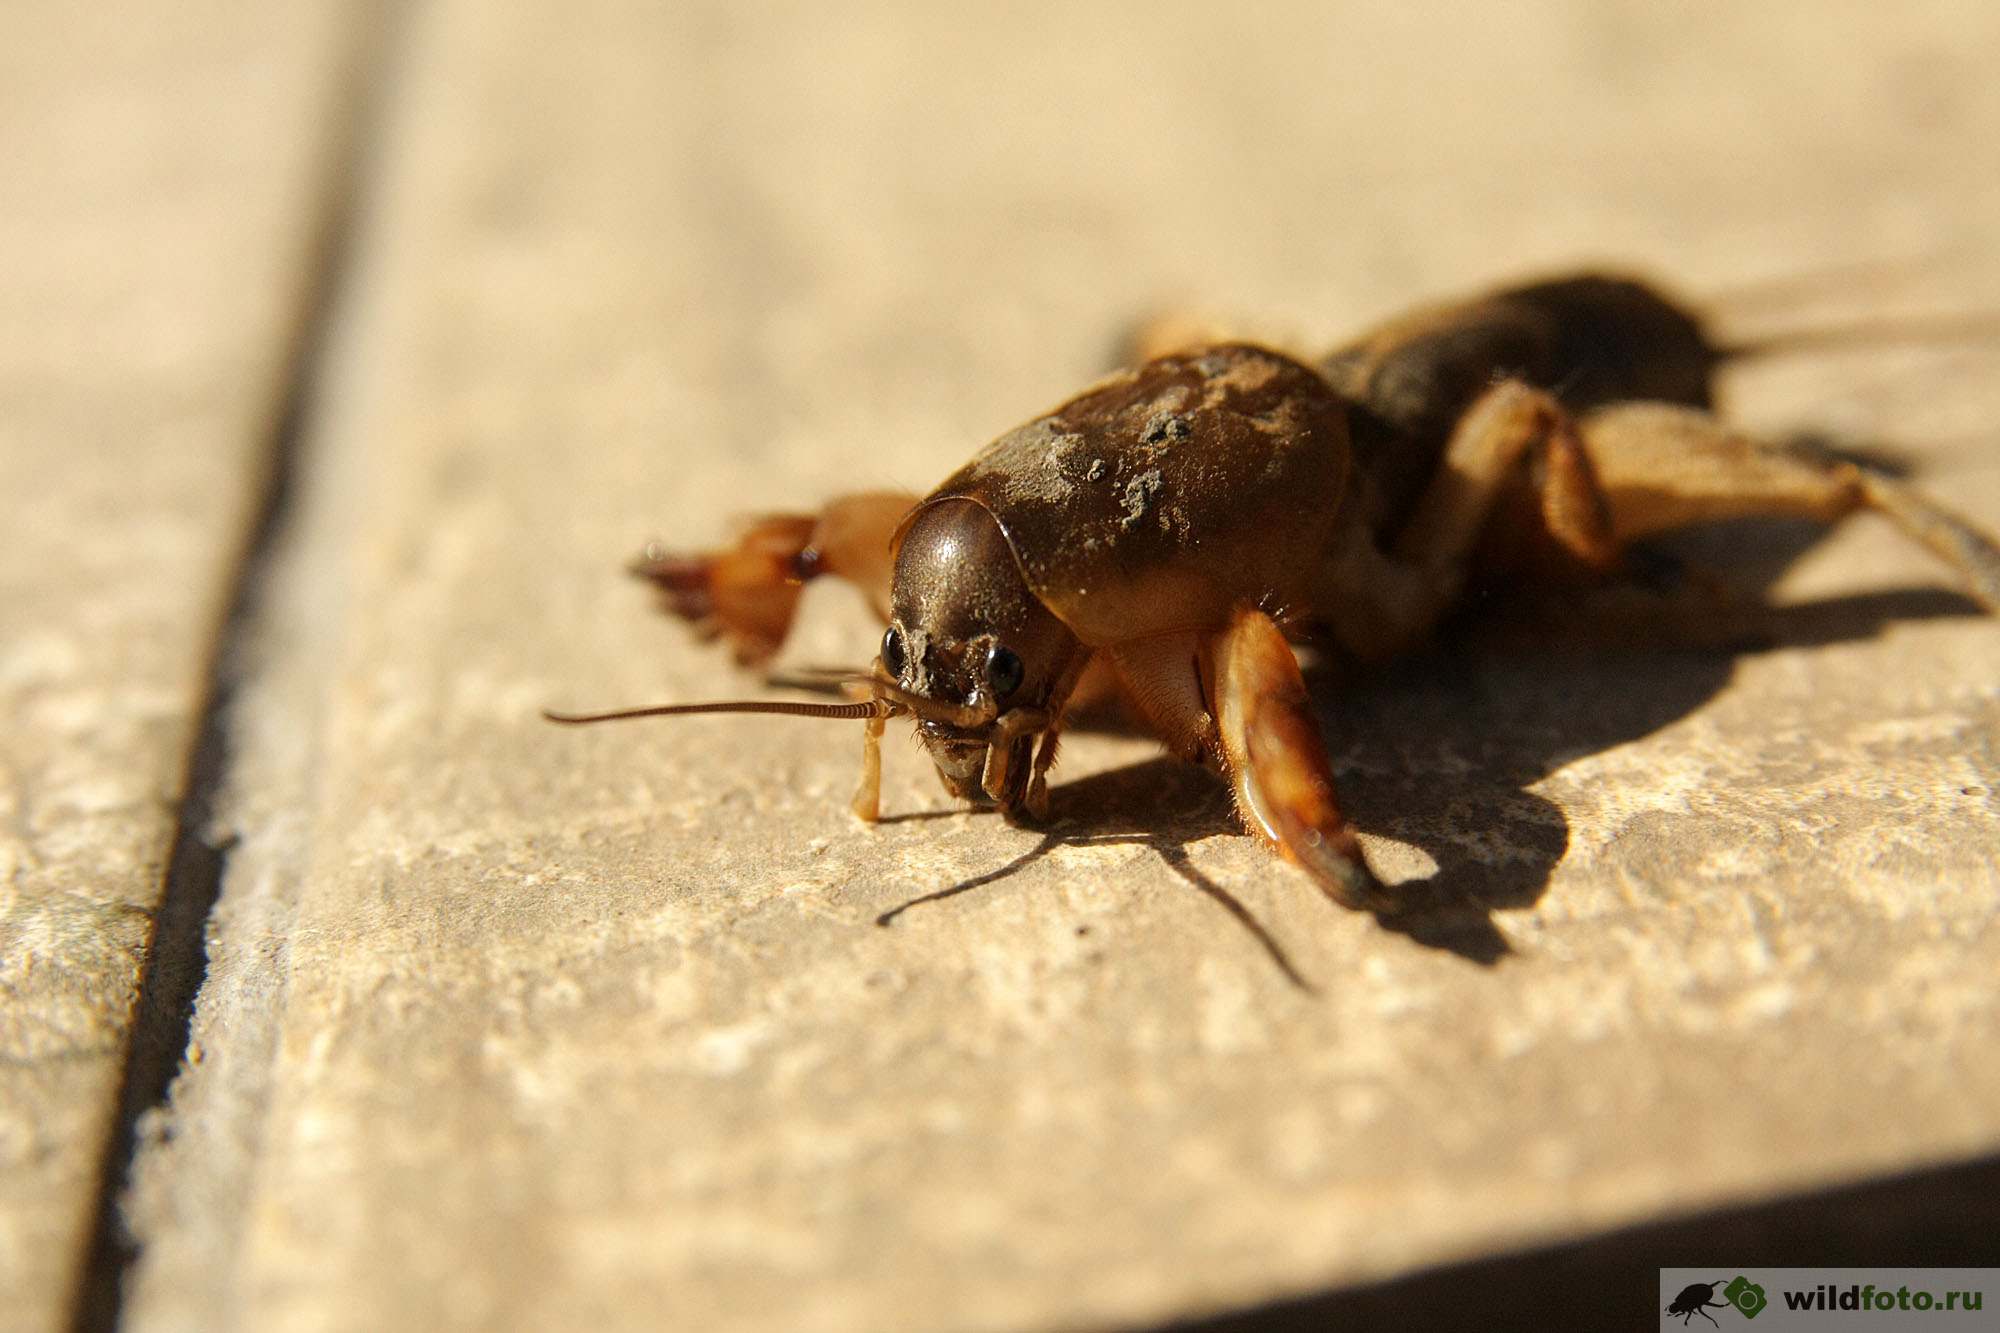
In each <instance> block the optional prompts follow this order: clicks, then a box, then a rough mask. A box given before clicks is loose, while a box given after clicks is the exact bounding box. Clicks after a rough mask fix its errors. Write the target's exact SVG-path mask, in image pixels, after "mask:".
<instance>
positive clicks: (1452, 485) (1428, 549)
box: [1395, 380, 1619, 596]
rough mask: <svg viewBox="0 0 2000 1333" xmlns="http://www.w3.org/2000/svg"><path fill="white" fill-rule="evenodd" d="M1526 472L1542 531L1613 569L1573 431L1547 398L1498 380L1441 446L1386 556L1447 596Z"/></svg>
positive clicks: (1594, 490) (1601, 511)
mask: <svg viewBox="0 0 2000 1333" xmlns="http://www.w3.org/2000/svg"><path fill="white" fill-rule="evenodd" d="M1530 462H1539V464H1540V466H1539V468H1538V469H1537V470H1536V471H1537V475H1536V476H1535V479H1534V480H1535V490H1536V492H1537V497H1538V500H1539V503H1540V508H1541V515H1542V521H1543V524H1544V525H1545V526H1546V527H1547V529H1548V533H1549V535H1550V536H1551V537H1553V538H1555V540H1556V541H1557V543H1559V544H1560V545H1561V546H1562V547H1563V548H1565V549H1566V550H1568V551H1569V552H1570V553H1571V554H1572V555H1575V556H1576V557H1578V558H1579V559H1581V560H1582V561H1583V562H1584V563H1585V564H1587V565H1591V566H1593V567H1596V568H1600V569H1611V568H1614V567H1616V565H1617V564H1618V558H1619V543H1618V540H1617V538H1616V536H1615V535H1614V529H1613V526H1612V519H1611V513H1610V509H1609V506H1608V505H1607V504H1606V502H1605V498H1604V491H1603V488H1602V486H1601V484H1600V483H1599V481H1598V478H1597V475H1596V469H1595V468H1594V467H1593V466H1592V460H1591V456H1590V454H1589V453H1588V452H1587V451H1586V448H1585V445H1584V442H1583V440H1582V438H1581V437H1580V436H1579V434H1578V431H1577V426H1576V421H1575V419H1574V418H1573V417H1571V416H1570V414H1569V413H1568V412H1567V411H1566V410H1564V408H1563V407H1562V405H1561V404H1560V403H1558V402H1557V401H1556V400H1555V399H1554V398H1553V397H1552V396H1550V395H1549V394H1547V393H1545V392H1543V391H1542V390H1540V389H1536V388H1534V387H1533V386H1531V385H1527V384H1523V383H1521V382H1520V381H1518V380H1508V381H1505V382H1503V383H1500V384H1496V385H1495V386H1494V387H1493V388H1491V389H1489V390H1487V391H1486V393H1484V394H1483V395H1481V396H1480V398H1479V400H1478V401H1477V402H1475V403H1474V404H1473V405H1472V407H1471V408H1470V409H1469V410H1467V412H1466V413H1465V415H1464V417H1463V418H1461V419H1460V421H1459V423H1458V425H1457V427H1456V428H1455V429H1454V430H1453V431H1452V434H1451V440H1450V442H1449V443H1448V444H1447V445H1446V446H1445V452H1444V457H1443V458H1442V459H1441V460H1440V462H1439V465H1438V474H1437V476H1436V478H1435V479H1434V480H1433V481H1432V482H1431V484H1430V488H1429V489H1428V490H1426V491H1425V492H1424V495H1423V497H1422V499H1420V500H1419V501H1418V503H1417V508H1416V511H1415V513H1413V514H1412V515H1411V517H1410V520H1409V522H1408V523H1407V524H1405V525H1404V527H1403V530H1402V531H1401V532H1400V533H1398V534H1397V536H1396V545H1395V553H1396V555H1397V557H1398V558H1399V559H1401V560H1402V561H1404V562H1405V563H1408V564H1412V565H1415V566H1417V567H1419V568H1421V569H1423V570H1424V571H1425V572H1426V573H1427V574H1428V575H1429V576H1430V578H1431V579H1432V580H1433V581H1435V582H1437V583H1439V584H1441V585H1445V586H1447V587H1448V588H1449V590H1450V595H1451V596H1456V594H1457V591H1458V588H1459V587H1460V586H1461V585H1462V584H1463V582H1464V579H1465V574H1466V565H1467V560H1468V557H1469V556H1470V554H1471V553H1472V551H1473V549H1474V547H1475V546H1476V545H1477V543H1478V541H1479V538H1480V535H1481V533H1482V532H1483V530H1484V529H1485V527H1486V524H1487V520H1488V518H1489V517H1490V516H1491V514H1492V512H1493V507H1494V502H1495V500H1496V499H1498V498H1499V496H1500V495H1501V493H1502V491H1503V490H1504V489H1505V488H1506V487H1507V485H1508V483H1509V482H1510V481H1512V480H1513V479H1514V478H1515V477H1516V476H1517V475H1518V470H1519V469H1520V468H1521V467H1523V466H1524V465H1526V464H1528V463H1530Z"/></svg>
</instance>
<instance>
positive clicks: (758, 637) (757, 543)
mask: <svg viewBox="0 0 2000 1333" xmlns="http://www.w3.org/2000/svg"><path fill="white" fill-rule="evenodd" d="M916 502H917V497H915V496H913V495H904V494H900V493H895V492H884V491H873V492H866V493H863V494H858V495H846V496H841V497H840V498H838V499H835V500H832V501H830V502H828V504H827V505H826V507H825V508H824V509H822V510H820V512H819V513H817V514H768V515H765V516H763V517H761V518H757V519H753V520H751V521H750V523H749V524H748V525H747V526H745V528H744V529H743V530H742V532H741V533H740V534H739V535H738V537H737V539H736V543H735V545H733V546H728V547H724V548H721V549H718V550H713V551H701V552H695V553H692V554H679V553H674V552H668V551H661V550H657V549H655V548H653V547H651V546H649V547H647V548H646V551H645V552H644V554H642V555H641V556H640V557H639V558H638V559H637V560H635V561H633V562H632V565H631V570H632V572H633V573H634V574H636V575H637V576H638V577H640V578H642V579H645V580H647V581H648V582H650V583H652V584H654V585H655V586H656V587H658V589H659V590H660V595H661V596H660V600H661V604H662V606H663V607H664V608H665V609H666V610H667V611H668V612H669V613H671V614H673V615H676V616H679V617H680V618H681V619H683V620H686V621H689V622H691V623H692V624H693V625H694V626H695V628H696V629H697V630H699V631H701V632H702V633H703V634H705V635H708V636H709V637H720V638H722V639H725V640H726V641H727V642H728V643H729V646H730V648H731V650H732V651H733V652H734V653H735V654H736V660H737V661H739V662H742V663H744V664H745V665H752V666H754V665H759V664H761V663H763V662H766V661H768V660H770V658H771V656H772V655H773V654H774V653H776V652H777V651H778V648H779V646H780V645H781V644H782V643H783V642H784V640H785V635H786V633H787V632H788V631H789V630H790V629H791V625H792V616H793V614H794V613H795V612H796V611H797V609H798V602H799V594H800V592H801V591H802V590H803V589H804V587H805V584H806V583H807V581H808V580H811V579H814V578H818V577H820V576H822V575H828V574H830V575H833V576H834V577H836V578H844V579H847V580H848V581H850V582H852V583H854V584H855V585H857V586H858V587H860V588H861V590H862V591H863V592H864V593H866V594H867V595H868V599H869V601H870V602H871V603H872V604H873V605H874V606H875V608H876V610H877V611H878V612H879V613H881V615H882V616H883V618H884V619H887V618H888V607H889V575H890V569H891V565H890V559H891V553H890V550H889V541H890V538H891V537H893V536H894V535H895V531H896V527H897V525H898V524H900V523H901V522H902V521H903V516H904V515H905V514H907V513H909V511H910V509H911V507H912V506H913V505H915V504H916Z"/></svg>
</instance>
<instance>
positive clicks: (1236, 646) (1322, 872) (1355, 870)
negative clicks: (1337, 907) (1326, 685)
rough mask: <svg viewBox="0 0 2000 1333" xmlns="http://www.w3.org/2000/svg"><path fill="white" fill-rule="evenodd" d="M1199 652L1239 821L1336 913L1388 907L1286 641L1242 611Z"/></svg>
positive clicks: (1265, 620)
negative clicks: (1310, 881) (1314, 884)
mask: <svg viewBox="0 0 2000 1333" xmlns="http://www.w3.org/2000/svg"><path fill="white" fill-rule="evenodd" d="M1203 647H1204V665H1205V668H1206V669H1205V673H1204V674H1205V675H1206V676H1207V680H1206V682H1205V684H1206V686H1207V690H1206V692H1207V694H1208V697H1209V707H1210V711H1211V712H1212V713H1213V715H1214V719H1215V738H1216V742H1217V746H1216V748H1217V751H1218V753H1217V754H1216V756H1215V757H1216V759H1217V760H1219V762H1220V765H1221V767H1222V769H1223V771H1224V773H1225V774H1226V775H1227V777H1228V778H1229V784H1230V787H1231V788H1232V789H1233V790H1234V792H1235V794H1236V807H1237V809H1238V810H1239V811H1240V812H1241V813H1242V816H1243V821H1244V823H1246V824H1247V825H1249V826H1250V829H1251V831H1252V832H1254V833H1256V834H1257V835H1258V836H1260V837H1261V838H1263V839H1264V841H1265V842H1267V843H1269V844H1270V845H1271V847H1272V848H1274V849H1275V850H1276V851H1277V852H1278V853H1279V855H1281V856H1283V857H1284V858H1285V859H1286V860H1288V861H1290V862H1292V863H1293V864H1294V865H1298V866H1301V867H1303V868H1304V869H1305V870H1306V871H1308V872H1309V873H1310V874H1311V875H1312V876H1313V878H1314V879H1316V880H1318V881H1319V883H1320V887H1321V888H1323V889H1325V890H1326V892H1327V894H1328V896H1329V897H1331V898H1332V899H1333V900H1334V901H1335V902H1337V903H1340V904H1341V905H1342V906H1343V907H1352V908H1356V909H1358V910H1361V911H1371V912H1382V911H1389V910H1392V909H1393V908H1394V906H1395V903H1394V900H1393V899H1392V898H1391V897H1390V895H1389V893H1388V891H1387V890H1386V889H1384V888H1383V886H1382V882H1381V881H1380V880H1378V879H1377V878H1376V877H1375V874H1374V872H1373V871H1372V870H1370V869H1369V868H1368V862H1367V860H1366V859H1365V858H1364V857H1363V856H1362V852H1361V843H1360V840H1359V839H1358V838H1356V837H1355V834H1354V829H1353V828H1352V827H1351V826H1350V825H1349V824H1348V822H1347V820H1346V819H1345V817H1343V816H1342V814H1341V813H1340V806H1339V805H1338V803H1337V802H1336V801H1335V798H1334V789H1333V768H1332V765H1331V763H1330V762H1329V761H1328V759H1327V754H1326V742H1325V741H1324V740H1323V739H1321V737H1320V731H1319V724H1318V722H1317V721H1316V720H1315V719H1314V717H1313V712H1312V704H1311V700H1310V699H1309V698H1308V697H1307V694H1306V685H1305V680H1304V678H1303V677H1302V676H1301V675H1300V674H1299V663H1298V659H1297V658H1296V657H1294V656H1293V654H1292V647H1291V645H1290V644H1289V643H1287V642H1286V641H1285V636H1284V634H1283V633H1282V632H1280V631H1279V629H1278V627H1277V625H1276V624H1275V623H1274V622H1273V621H1272V620H1271V618H1270V617H1269V616H1267V615H1265V614H1264V613H1263V612H1261V611H1257V610H1253V609H1249V608H1245V609H1243V610H1240V611H1238V612H1237V613H1236V617H1235V619H1234V620H1233V621H1232V622H1231V624H1230V625H1229V627H1228V628H1227V629H1226V630H1224V631H1223V632H1222V633H1220V634H1218V635H1215V636H1213V637H1212V638H1210V639H1209V640H1208V641H1207V642H1206V643H1205V644H1204V645H1203Z"/></svg>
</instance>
